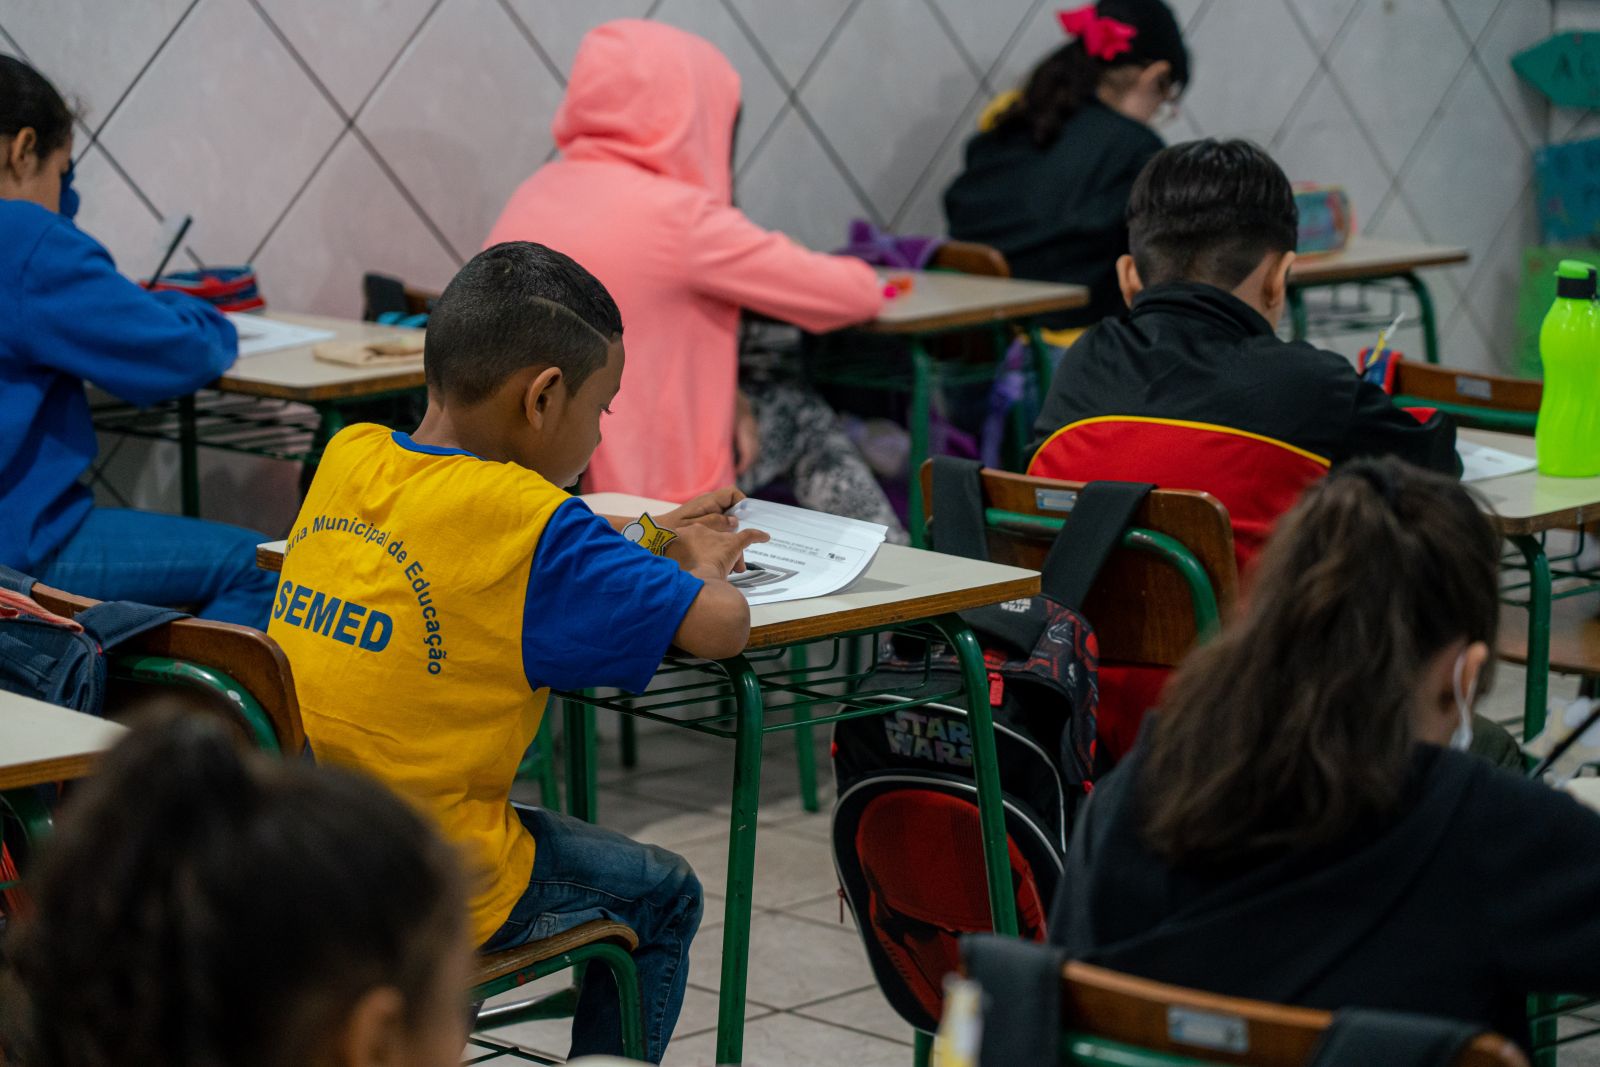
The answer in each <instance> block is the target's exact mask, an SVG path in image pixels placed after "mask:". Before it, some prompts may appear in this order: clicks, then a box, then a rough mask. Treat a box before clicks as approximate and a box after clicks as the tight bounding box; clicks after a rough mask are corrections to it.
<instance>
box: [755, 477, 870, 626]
mask: <svg viewBox="0 0 1600 1067" xmlns="http://www.w3.org/2000/svg"><path fill="white" fill-rule="evenodd" d="M729 514H730V515H733V516H735V517H736V518H737V519H738V520H739V528H740V529H741V530H764V531H766V532H767V534H768V535H770V536H771V538H772V540H770V541H767V542H765V543H763V544H759V545H751V546H750V547H749V548H747V549H745V550H744V563H745V568H746V569H745V571H744V573H743V574H734V575H730V576H729V580H730V581H732V582H733V584H734V587H735V588H737V589H738V590H739V591H740V592H741V593H743V594H744V596H745V599H746V600H748V601H749V602H750V604H751V605H752V606H754V605H756V604H781V603H783V602H784V601H786V600H805V599H806V598H808V597H814V596H827V595H828V594H829V593H837V592H838V591H839V590H841V589H843V588H844V587H845V586H847V585H849V584H850V583H851V582H853V581H855V580H856V578H857V577H858V576H859V575H860V574H861V572H862V571H864V570H866V569H867V564H869V563H871V562H872V557H873V556H875V555H876V554H877V552H878V546H879V545H881V544H883V539H884V538H885V537H887V536H888V534H889V530H888V527H885V526H879V525H878V524H877V523H875V522H862V521H861V520H859V519H845V518H841V517H839V516H838V515H828V514H825V513H823V512H820V511H807V510H806V509H805V508H792V507H789V506H788V505H787V504H774V503H772V502H771V501H767V500H751V499H748V498H746V499H744V500H741V501H739V502H738V503H737V504H735V505H734V506H733V508H732V509H731V510H730V511H729Z"/></svg>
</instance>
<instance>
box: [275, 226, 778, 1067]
mask: <svg viewBox="0 0 1600 1067" xmlns="http://www.w3.org/2000/svg"><path fill="white" fill-rule="evenodd" d="M624 359H625V354H624V351H623V345H622V320H621V316H620V315H619V313H618V311H617V306H616V304H615V303H614V302H613V301H612V299H611V297H610V295H609V294H608V293H607V292H606V290H605V288H604V287H603V286H602V285H601V284H600V283H599V282H598V281H596V280H595V278H594V277H593V276H591V275H590V274H589V273H588V272H587V271H585V270H584V269H583V268H582V267H580V266H579V265H578V264H577V263H574V262H573V261H572V260H571V259H569V258H567V257H566V256H564V255H562V254H560V253H559V252H554V251H552V250H550V249H548V248H545V247H543V246H542V245H536V244H530V243H526V242H509V243H506V244H501V245H496V246H494V247H493V248H490V249H487V250H486V251H484V252H482V253H480V254H479V255H478V256H477V257H475V258H474V259H473V260H472V261H471V262H469V263H468V264H467V265H466V266H465V267H463V268H462V269H461V272H460V273H459V274H457V275H456V277H455V280H454V281H452V282H451V283H450V286H449V287H448V288H447V289H446V290H445V292H444V294H443V295H442V296H440V298H439V300H438V303H437V305H436V306H435V308H434V310H433V313H432V315H431V317H430V319H429V323H428V339H427V351H426V353H425V356H424V362H425V366H426V376H427V382H428V410H427V414H426V415H425V417H424V418H423V421H422V425H421V426H419V427H418V428H417V430H416V432H415V433H413V434H409V435H408V434H405V433H400V432H393V431H390V430H387V429H384V428H382V427H379V426H373V425H356V426H351V427H349V428H347V429H346V430H344V431H343V432H341V433H340V434H338V435H337V436H336V437H335V438H334V439H333V440H332V441H331V442H330V443H329V445H328V448H327V450H326V452H325V453H324V455H323V459H322V463H321V465H320V466H319V468H318V470H317V475H316V479H315V481H313V483H312V485H311V490H310V492H309V493H308V494H307V496H306V500H305V504H304V505H303V506H302V508H301V511H300V516H299V518H298V519H297V520H296V522H295V526H294V529H293V531H292V532H291V535H290V540H289V548H288V551H287V552H286V553H285V556H284V565H283V574H282V578H281V581H280V584H279V586H278V591H277V595H276V598H275V600H274V603H273V609H272V622H271V626H270V630H269V632H270V633H271V635H272V637H273V638H274V639H275V640H277V642H278V643H279V644H280V645H282V646H283V649H284V652H285V653H286V654H287V655H288V657H289V660H290V663H291V664H292V666H293V668H294V674H295V682H296V688H297V689H298V690H299V696H300V707H301V713H302V716H303V718H304V720H305V730H306V736H307V737H308V738H309V740H310V743H311V748H312V751H313V753H314V754H315V756H316V758H317V759H318V760H320V761H325V762H328V763H335V764H341V765H344V766H350V767H358V768H360V769H361V770H363V771H365V772H367V773H369V774H371V775H374V776H375V777H377V778H379V779H380V780H382V781H383V782H385V783H387V784H388V785H389V786H390V787H391V788H393V789H394V790H395V791H396V792H398V793H400V794H401V795H402V796H404V797H407V798H408V799H410V800H411V801H412V802H413V803H415V804H417V805H418V806H419V807H421V808H423V809H424V810H426V811H427V812H429V813H430V814H431V815H432V816H433V817H434V818H435V819H436V820H437V821H438V823H439V825H440V826H441V827H442V828H443V829H444V832H445V833H446V835H447V836H448V837H449V838H450V839H451V840H452V841H453V842H454V843H455V844H456V845H457V846H458V847H460V848H461V849H462V850H463V852H464V853H465V855H466V857H467V859H468V861H469V862H470V863H471V864H472V867H473V873H474V877H475V882H474V892H473V897H472V901H471V919H472V929H473V936H474V938H475V941H476V942H477V943H478V944H480V945H482V946H483V948H484V949H485V950H499V949H505V948H512V947H515V946H516V945H519V944H522V943H524V942H527V941H531V940H534V939H538V938H545V937H549V936H552V935H554V934H557V933H560V932H561V931H563V930H566V929H569V928H571V927H573V926H577V925H579V924H580V923H584V922H588V921H590V920H593V919H597V918H612V919H618V920H621V921H622V922H625V923H627V924H628V925H630V926H631V927H633V929H634V930H635V931H636V932H637V933H638V935H639V948H638V951H637V952H636V953H635V954H634V959H635V961H636V963H637V965H638V969H639V980H640V986H641V991H642V994H643V998H644V1022H645V1036H646V1041H647V1044H648V1052H649V1056H650V1059H651V1060H652V1061H653V1062H655V1061H659V1060H660V1058H661V1054H662V1052H663V1050H664V1049H665V1046H666V1042H667V1039H668V1037H670V1036H671V1034H672V1029H673V1026H674V1024H675V1023H676V1021H677V1016H678V1010H679V1008H680V1007H681V1005H682V1002H683V991H684V983H685V981H686V979H687V977H688V952H689V942H690V940H691V939H692V938H693V937H694V933H695V930H696V929H697V927H698V925H699V921H700V907H701V893H700V884H699V882H698V881H697V880H696V879H695V876H694V872H693V871H691V870H690V869H689V865H688V864H687V863H686V862H684V860H683V859H682V858H681V857H678V856H676V855H673V854H672V853H670V852H667V851H665V850H663V849H659V848H654V847H651V846H646V845H641V844H638V843H637V842H634V841H631V840H629V839H628V838H626V837H623V836H621V835H619V834H615V833H612V832H610V831H607V830H602V829H600V828H599V827H595V826H591V825H589V824H587V823H584V822H581V821H578V820H575V819H571V818H567V817H565V816H562V815H560V814H558V813H555V812H551V811H545V810H542V809H524V808H514V807H512V805H511V802H510V794H511V785H512V781H513V779H514V777H515V775H516V768H517V765H518V762H519V761H520V760H521V758H522V754H523V752H524V751H525V750H526V749H527V747H528V745H529V744H530V743H531V742H532V740H533V738H534V735H535V734H536V733H537V732H538V728H539V721H540V719H541V718H542V716H543V713H544V708H545V702H546V700H547V699H548V696H549V691H550V688H551V687H556V688H562V689H582V688H588V687H593V686H608V687H609V686H615V687H617V688H621V689H626V690H629V691H634V692H637V691H639V690H642V689H643V688H644V687H645V686H646V685H647V684H648V683H649V681H650V679H651V676H652V675H653V674H654V672H655V670H656V667H657V666H658V665H659V664H660V662H661V657H662V656H663V654H664V653H665V652H666V651H667V648H668V646H669V645H676V646H677V647H678V648H681V649H682V650H684V651H685V652H688V653H690V654H692V655H697V656H704V657H707V658H722V657H726V656H731V655H734V654H736V653H738V652H740V651H741V650H742V649H743V647H744V643H745V640H746V638H747V636H748V634H749V628H750V611H749V607H748V606H747V605H746V603H745V600H744V598H743V596H741V595H740V594H739V592H738V591H737V590H736V589H734V588H733V587H732V586H731V585H729V584H728V582H727V575H728V573H729V572H730V571H731V570H733V569H734V568H735V567H737V566H739V565H740V561H741V557H742V553H743V550H744V548H745V547H746V546H747V545H749V544H751V543H753V542H755V541H760V540H765V539H766V535H765V534H762V533H759V532H757V531H753V530H749V531H742V532H735V531H734V530H733V529H732V527H733V520H731V519H729V518H726V517H725V516H723V514H722V512H723V511H724V510H725V509H726V508H727V507H728V506H729V505H731V504H732V503H733V502H734V501H735V500H736V499H737V498H738V494H737V492H736V491H734V490H731V489H728V490H721V491H719V492H717V493H711V494H707V495H706V496H704V497H700V498H698V499H696V500H694V501H691V502H690V503H688V504H686V505H684V506H683V507H680V508H678V509H676V510H674V511H671V512H667V513H664V514H661V515H656V516H654V517H653V522H654V525H656V526H659V527H661V528H663V529H665V530H668V531H675V533H676V536H675V537H671V536H658V537H652V538H649V539H647V540H649V541H651V542H653V544H651V545H649V546H646V545H643V544H634V543H631V542H630V541H628V540H627V539H625V538H624V537H623V536H622V534H621V533H619V532H618V530H619V527H620V526H622V525H623V524H624V523H626V522H627V521H628V520H626V519H620V518H619V519H611V520H608V519H605V518H601V517H600V516H597V515H595V514H594V513H593V512H591V511H590V510H589V509H588V507H587V506H585V505H584V503H583V502H582V501H581V500H578V499H576V498H573V497H570V496H568V495H567V494H566V493H565V492H563V491H562V489H561V488H560V487H561V486H565V485H571V484H573V483H574V482H576V481H577V480H578V476H579V475H580V474H581V473H582V471H583V468H584V467H585V466H586V465H587V464H588V462H589V457H590V455H591V454H592V453H593V452H594V449H595V446H596V445H597V444H598V443H599V441H600V420H601V416H602V415H603V414H604V413H605V412H606V411H607V409H608V406H609V405H610V404H611V403H612V401H613V399H614V398H615V397H616V395H617V391H618V389H619V388H620V386H621V381H622V368H623V363H624ZM644 525H645V526H646V527H649V526H650V525H651V524H650V523H646V524H644ZM619 1051H620V1038H619V1019H618V1013H617V993H616V987H615V983H614V982H612V980H611V978H610V976H609V975H607V974H605V972H604V970H603V969H602V968H592V969H591V970H590V972H589V974H588V976H587V977H586V980H585V982H584V987H583V991H582V993H581V995H580V997H579V1002H578V1011H577V1015H576V1017H575V1018H574V1020H573V1043H572V1055H574V1056H578V1055H584V1054H592V1053H607V1052H612V1053H614V1052H619Z"/></svg>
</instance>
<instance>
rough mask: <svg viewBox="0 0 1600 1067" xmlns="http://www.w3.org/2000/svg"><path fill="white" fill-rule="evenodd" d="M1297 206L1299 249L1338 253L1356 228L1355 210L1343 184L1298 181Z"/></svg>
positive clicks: (1295, 202) (1307, 251)
mask: <svg viewBox="0 0 1600 1067" xmlns="http://www.w3.org/2000/svg"><path fill="white" fill-rule="evenodd" d="M1294 206H1295V207H1296V208H1298V209H1299V210H1300V252H1301V253H1302V254H1304V253H1314V252H1337V251H1339V250H1340V249H1342V248H1344V246H1345V245H1346V244H1348V243H1349V242H1350V234H1351V233H1352V232H1354V231H1355V228H1356V217H1355V211H1354V209H1353V208H1351V206H1350V195H1349V194H1348V193H1346V192H1345V191H1344V186H1342V185H1322V184H1319V183H1316V182H1298V183H1296V184H1295V187H1294Z"/></svg>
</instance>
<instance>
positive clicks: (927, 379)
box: [808, 316, 1053, 548]
mask: <svg viewBox="0 0 1600 1067" xmlns="http://www.w3.org/2000/svg"><path fill="white" fill-rule="evenodd" d="M1033 318H1036V316H1034V317H1033ZM1022 322H1028V325H1027V327H1026V329H1025V333H1026V335H1027V338H1028V346H1029V351H1030V354H1031V356H1032V358H1031V360H1030V361H1029V367H1028V377H1029V388H1030V389H1031V390H1032V395H1033V396H1035V397H1037V398H1040V399H1041V400H1042V398H1043V397H1044V395H1045V393H1046V392H1047V391H1048V390H1049V388H1050V376H1051V373H1052V371H1053V364H1052V362H1051V360H1050V346H1049V345H1047V344H1045V341H1044V338H1043V337H1042V336H1040V334H1039V327H1038V326H1037V325H1035V324H1033V323H1032V322H1031V321H1030V320H1029V319H1020V320H1017V323H1022ZM1011 325H1014V324H1013V323H1008V322H1006V321H1001V322H996V323H991V324H989V328H990V329H992V330H993V331H994V346H995V359H994V361H993V362H992V363H974V364H970V365H967V364H952V363H949V362H944V361H940V360H937V359H935V358H934V357H933V355H932V354H931V353H929V351H928V344H927V342H928V341H929V340H930V339H931V338H934V337H939V336H943V335H946V334H955V333H972V332H975V331H979V330H982V329H984V327H983V326H973V325H963V326H953V327H950V328H948V329H944V330H924V331H918V332H914V333H912V332H908V333H876V332H874V333H869V334H866V336H870V337H874V338H880V339H886V340H889V339H899V340H903V341H904V343H905V345H906V347H907V350H908V352H909V354H910V359H911V368H910V369H911V384H910V388H909V390H908V389H907V386H906V382H905V379H904V377H903V376H902V375H901V374H899V373H895V372H897V371H901V370H903V369H904V368H903V366H900V365H894V366H890V367H888V368H861V367H854V368H850V369H848V370H841V369H839V368H838V367H836V366H832V365H829V364H828V363H826V362H824V363H821V364H820V365H819V364H813V365H812V366H810V367H809V368H808V369H809V373H810V374H811V376H812V378H813V379H814V380H817V381H821V382H828V383H832V384H837V385H847V386H854V387H856V388H861V389H871V390H874V391H877V392H888V393H900V394H906V395H908V396H909V397H910V422H911V425H910V427H909V428H908V429H909V430H910V433H911V449H910V455H909V457H908V467H907V470H908V471H909V475H908V477H909V486H908V489H909V493H908V504H907V511H908V513H909V515H910V524H909V525H910V534H911V543H912V545H914V546H916V547H917V548H926V547H927V529H926V525H925V523H924V521H923V517H922V515H923V511H922V503H923V502H922V479H921V478H919V477H918V476H917V472H918V471H920V470H921V469H922V461H923V460H925V459H927V458H928V453H929V449H930V447H931V435H932V419H933V398H934V393H935V391H936V390H937V389H938V387H939V386H940V385H942V384H945V383H946V382H950V383H969V384H970V383H987V382H993V381H994V377H995V374H996V373H997V372H998V371H999V370H1000V365H1001V362H1002V360H1003V359H1004V358H1005V351H1006V348H1007V347H1008V345H1009V333H1008V326H1011ZM846 332H848V331H846ZM1028 429H1029V427H1027V426H1018V427H1017V430H1018V432H1020V433H1021V434H1023V435H1024V436H1025V435H1026V433H1027V431H1028Z"/></svg>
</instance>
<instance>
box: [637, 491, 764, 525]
mask: <svg viewBox="0 0 1600 1067" xmlns="http://www.w3.org/2000/svg"><path fill="white" fill-rule="evenodd" d="M743 499H744V494H743V493H741V492H739V490H737V489H735V488H734V487H733V486H731V485H729V486H725V487H724V488H721V489H715V490H712V491H711V492H709V493H701V494H700V495H699V496H697V497H695V498H694V499H693V500H690V501H689V502H688V503H686V504H682V505H680V506H678V507H676V508H673V509H672V510H671V511H669V512H667V513H666V514H664V515H657V516H656V522H658V523H660V524H661V525H662V526H665V527H666V528H667V529H669V530H673V531H676V532H678V533H682V532H683V528H684V527H685V526H705V527H707V528H709V529H712V530H728V531H731V530H737V529H738V528H739V520H738V519H736V518H734V517H733V516H732V515H724V514H723V512H725V511H727V510H728V509H729V508H731V507H733V506H734V505H735V504H737V503H738V502H739V501H741V500H743Z"/></svg>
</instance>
